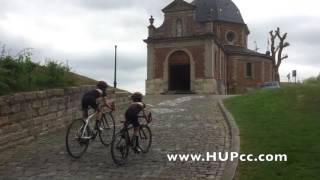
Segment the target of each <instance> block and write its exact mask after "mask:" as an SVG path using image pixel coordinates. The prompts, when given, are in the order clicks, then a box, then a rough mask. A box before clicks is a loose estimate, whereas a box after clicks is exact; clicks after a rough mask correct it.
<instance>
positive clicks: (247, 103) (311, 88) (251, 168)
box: [225, 85, 320, 180]
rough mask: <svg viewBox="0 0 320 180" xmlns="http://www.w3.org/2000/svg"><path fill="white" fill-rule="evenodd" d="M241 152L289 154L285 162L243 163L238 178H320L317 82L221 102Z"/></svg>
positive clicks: (319, 90)
mask: <svg viewBox="0 0 320 180" xmlns="http://www.w3.org/2000/svg"><path fill="white" fill-rule="evenodd" d="M225 104H226V106H227V108H228V109H229V110H230V111H231V113H232V114H233V115H234V117H235V119H236V121H237V123H238V126H239V128H240V132H241V152H242V153H253V154H260V153H264V154H269V153H270V154H273V153H280V154H283V153H284V154H287V155H288V162H241V163H240V168H239V169H238V170H239V173H240V179H244V180H249V179H254V180H257V179H259V180H261V179H266V180H269V179H319V178H320V86H319V85H318V86H317V85H304V86H296V87H285V88H281V89H277V90H261V91H257V92H253V93H250V94H247V95H244V96H239V97H235V98H231V99H228V100H226V101H225Z"/></svg>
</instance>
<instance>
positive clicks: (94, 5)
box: [0, 0, 320, 91]
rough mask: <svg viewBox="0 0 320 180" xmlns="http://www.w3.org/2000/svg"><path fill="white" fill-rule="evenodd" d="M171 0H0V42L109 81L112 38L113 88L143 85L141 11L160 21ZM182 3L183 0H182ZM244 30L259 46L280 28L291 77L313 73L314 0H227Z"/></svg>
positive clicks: (317, 38) (319, 38)
mask: <svg viewBox="0 0 320 180" xmlns="http://www.w3.org/2000/svg"><path fill="white" fill-rule="evenodd" d="M171 1H172V0H68V1H66V0H0V42H1V43H2V44H6V46H7V48H8V49H10V54H11V55H15V54H16V53H17V52H19V51H20V50H21V49H23V48H28V47H31V48H34V50H33V54H34V59H35V60H36V61H38V62H43V61H44V59H46V58H51V59H55V60H59V61H61V62H64V63H65V62H66V61H67V60H68V62H69V65H70V66H71V67H72V70H73V71H75V72H77V73H80V74H83V75H86V76H89V77H92V78H94V79H97V80H100V79H103V80H106V81H108V82H109V83H113V61H114V45H115V44H117V45H118V60H119V64H118V66H119V71H118V83H119V87H120V88H123V89H127V90H130V91H144V86H145V85H144V83H145V79H146V54H147V49H146V44H144V42H143V41H142V40H143V39H145V38H147V26H148V24H149V22H148V18H149V16H150V15H153V16H154V17H155V24H156V25H157V26H159V25H161V24H162V22H163V14H162V11H161V9H162V8H164V7H165V6H166V5H167V4H169V3H170V2H171ZM187 2H191V0H188V1H187ZM234 2H235V3H236V4H237V6H238V7H239V9H240V11H241V13H242V16H243V18H244V20H245V22H246V23H247V25H248V27H249V29H250V32H251V34H250V36H249V43H250V45H249V46H250V48H251V49H253V48H254V47H255V45H254V43H253V42H254V41H257V44H258V47H259V48H260V50H259V51H260V52H265V51H266V49H267V38H268V32H269V31H270V30H272V29H275V28H276V27H278V26H279V27H280V28H281V30H282V31H284V32H288V41H289V42H290V44H291V46H290V47H289V48H288V49H287V51H286V53H287V54H288V55H289V59H288V60H286V62H285V63H283V65H282V67H281V70H280V71H281V76H282V77H283V79H285V76H286V75H287V74H288V73H289V72H290V71H291V70H293V69H297V70H298V75H299V79H305V78H308V77H310V76H316V75H318V74H319V73H320V60H319V58H318V57H320V51H319V49H320V43H318V42H320V11H319V10H318V8H319V7H320V2H319V1H318V0H259V1H254V0H234Z"/></svg>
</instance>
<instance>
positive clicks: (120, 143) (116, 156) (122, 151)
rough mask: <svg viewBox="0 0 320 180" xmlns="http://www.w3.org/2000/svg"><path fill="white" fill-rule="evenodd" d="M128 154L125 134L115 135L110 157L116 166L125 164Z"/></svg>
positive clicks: (126, 135)
mask: <svg viewBox="0 0 320 180" xmlns="http://www.w3.org/2000/svg"><path fill="white" fill-rule="evenodd" d="M128 154H129V136H128V134H127V133H126V132H119V133H117V134H116V135H115V136H114V138H113V140H112V143H111V157H112V160H113V162H114V163H116V164H117V165H122V164H125V163H126V161H127V157H128Z"/></svg>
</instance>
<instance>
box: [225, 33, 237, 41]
mask: <svg viewBox="0 0 320 180" xmlns="http://www.w3.org/2000/svg"><path fill="white" fill-rule="evenodd" d="M226 38H227V41H228V42H229V43H233V42H234V41H235V39H236V34H235V33H234V32H232V31H230V32H228V33H227V35H226Z"/></svg>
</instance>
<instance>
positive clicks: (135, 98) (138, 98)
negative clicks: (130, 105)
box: [131, 92, 143, 102]
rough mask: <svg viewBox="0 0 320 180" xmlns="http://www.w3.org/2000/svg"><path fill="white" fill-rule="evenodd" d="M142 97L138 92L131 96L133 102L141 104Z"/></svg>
mask: <svg viewBox="0 0 320 180" xmlns="http://www.w3.org/2000/svg"><path fill="white" fill-rule="evenodd" d="M142 97H143V95H142V94H141V93H140V92H135V93H133V94H132V95H131V99H132V101H133V102H142Z"/></svg>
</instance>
